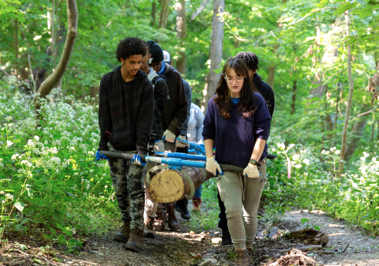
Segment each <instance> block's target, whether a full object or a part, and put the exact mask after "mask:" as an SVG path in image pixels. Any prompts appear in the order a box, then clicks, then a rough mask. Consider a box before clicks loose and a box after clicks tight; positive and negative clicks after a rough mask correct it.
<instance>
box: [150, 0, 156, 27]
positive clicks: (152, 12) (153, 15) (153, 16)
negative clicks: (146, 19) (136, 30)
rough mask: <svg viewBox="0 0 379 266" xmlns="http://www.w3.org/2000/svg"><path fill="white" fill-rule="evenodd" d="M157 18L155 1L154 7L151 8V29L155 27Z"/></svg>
mask: <svg viewBox="0 0 379 266" xmlns="http://www.w3.org/2000/svg"><path fill="white" fill-rule="evenodd" d="M156 17H157V3H155V1H153V4H152V7H151V27H155V21H156V20H157V19H156Z"/></svg>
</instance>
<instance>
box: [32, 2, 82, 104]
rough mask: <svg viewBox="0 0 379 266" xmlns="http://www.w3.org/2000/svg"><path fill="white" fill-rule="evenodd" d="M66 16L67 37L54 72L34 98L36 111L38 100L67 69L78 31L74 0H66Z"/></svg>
mask: <svg viewBox="0 0 379 266" xmlns="http://www.w3.org/2000/svg"><path fill="white" fill-rule="evenodd" d="M67 15H68V26H67V36H66V42H65V45H64V48H63V52H62V56H61V59H60V61H59V63H58V65H57V67H56V69H55V70H54V72H53V73H52V74H51V75H50V76H49V77H48V78H47V79H46V80H45V81H44V82H43V83H42V84H41V87H40V88H39V89H38V93H40V94H39V96H37V97H36V98H35V109H36V111H37V110H38V109H39V108H40V105H39V101H38V99H39V98H42V97H43V98H44V97H46V95H48V94H49V93H50V91H51V90H52V89H53V88H54V87H55V86H56V85H57V84H58V82H59V80H60V79H61V78H62V76H63V74H64V72H65V70H66V68H67V65H68V62H69V61H70V56H71V53H72V50H73V47H74V43H75V38H76V35H77V29H78V9H77V6H76V1H75V0H67Z"/></svg>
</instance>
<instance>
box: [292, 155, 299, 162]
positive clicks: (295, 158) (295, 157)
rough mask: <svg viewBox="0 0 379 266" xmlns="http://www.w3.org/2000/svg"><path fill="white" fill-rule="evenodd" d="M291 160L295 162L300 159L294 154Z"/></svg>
mask: <svg viewBox="0 0 379 266" xmlns="http://www.w3.org/2000/svg"><path fill="white" fill-rule="evenodd" d="M292 159H293V160H295V161H297V160H299V159H300V154H295V155H294V156H293V157H292Z"/></svg>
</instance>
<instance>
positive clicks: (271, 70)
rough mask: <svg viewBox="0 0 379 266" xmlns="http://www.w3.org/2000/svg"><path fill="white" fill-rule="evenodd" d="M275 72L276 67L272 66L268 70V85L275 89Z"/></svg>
mask: <svg viewBox="0 0 379 266" xmlns="http://www.w3.org/2000/svg"><path fill="white" fill-rule="evenodd" d="M275 70H276V65H274V66H270V67H268V68H267V72H268V77H267V84H268V85H270V87H271V88H274V78H275Z"/></svg>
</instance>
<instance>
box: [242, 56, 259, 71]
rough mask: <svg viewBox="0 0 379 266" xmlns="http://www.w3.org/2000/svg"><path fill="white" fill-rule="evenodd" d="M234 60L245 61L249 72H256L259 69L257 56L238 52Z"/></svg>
mask: <svg viewBox="0 0 379 266" xmlns="http://www.w3.org/2000/svg"><path fill="white" fill-rule="evenodd" d="M236 58H240V59H242V60H243V61H245V63H246V65H247V67H248V68H249V69H250V70H253V71H257V70H258V69H259V68H258V64H259V60H258V56H256V55H255V54H254V53H252V52H239V53H238V54H237V55H236Z"/></svg>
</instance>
